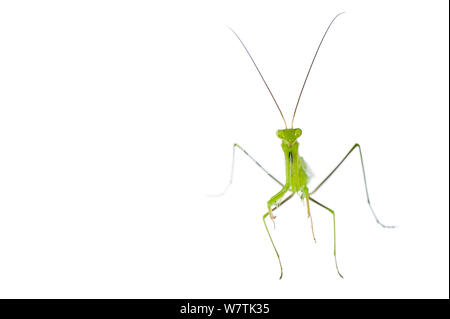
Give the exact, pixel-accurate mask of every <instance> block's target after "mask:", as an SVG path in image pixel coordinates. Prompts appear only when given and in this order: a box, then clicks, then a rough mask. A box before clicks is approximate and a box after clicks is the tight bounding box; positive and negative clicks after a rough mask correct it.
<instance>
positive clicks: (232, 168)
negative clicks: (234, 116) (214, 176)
mask: <svg viewBox="0 0 450 319" xmlns="http://www.w3.org/2000/svg"><path fill="white" fill-rule="evenodd" d="M236 148H238V149H239V150H241V151H242V152H243V153H244V154H245V155H247V156H248V157H249V158H250V159H251V160H252V161H253V162H254V163H255V164H256V165H258V167H259V168H261V169H262V170H263V171H264V173H266V174H267V175H268V176H269V177H270V178H271V179H273V180H274V181H275V182H277V183H278V184H280V185H281V186H284V184H283V183H282V182H280V181H279V180H278V179H276V178H275V177H274V176H273V175H272V174H270V173H269V172H268V171H267V170H266V169H265V168H264V167H263V166H262V165H261V164H259V163H258V161H257V160H255V159H254V158H253V157H252V156H251V155H250V154H248V153H247V151H246V150H245V149H244V148H242V147H241V146H240V145H239V144H236V143H235V144H233V160H232V162H231V174H230V181H229V182H228V185H227V186H226V187H225V190H224V191H223V192H222V193H220V194H216V195H210V196H222V195H224V194H225V193H226V192H227V190H228V188H229V187H230V186H231V184H232V183H233V175H234V158H235V153H236Z"/></svg>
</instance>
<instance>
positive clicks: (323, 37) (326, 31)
mask: <svg viewBox="0 0 450 319" xmlns="http://www.w3.org/2000/svg"><path fill="white" fill-rule="evenodd" d="M343 13H345V12H341V13H339V14H338V15H336V16H335V17H334V19H333V20H331V22H330V24H329V25H328V28H327V29H326V30H325V33H324V34H323V36H322V40H320V43H319V46H318V47H317V50H316V53H315V54H314V57H313V59H312V62H311V65H310V66H309V69H308V73H306V77H305V81H303V85H302V88H301V90H300V95H299V96H298V100H297V104H296V105H295V109H294V115H293V116H292V122H291V128H294V118H295V113H296V112H297V107H298V103H299V102H300V98H301V97H302V93H303V89H304V88H305V84H306V81H307V80H308V76H309V72H311V69H312V66H313V64H314V61H315V60H316V56H317V53H319V49H320V46H321V45H322V42H323V39H325V36H326V35H327V33H328V30H330V27H331V25H332V24H333V22H334V20H336V18H337V17H339V16H340V15H341V14H343ZM266 85H267V84H266Z"/></svg>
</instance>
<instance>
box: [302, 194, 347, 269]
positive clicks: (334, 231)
mask: <svg viewBox="0 0 450 319" xmlns="http://www.w3.org/2000/svg"><path fill="white" fill-rule="evenodd" d="M309 199H310V200H311V201H312V202H313V203H315V204H317V205H319V206H320V207H322V208H325V209H326V210H328V211H329V212H330V213H331V214H332V215H333V242H334V244H333V245H334V249H333V254H334V263H335V265H336V270H337V273H338V275H339V276H340V277H341V278H344V277H343V276H342V275H341V272H340V271H339V267H338V264H337V259H336V217H335V214H334V211H333V210H331V209H330V208H328V207H326V206H325V205H323V204H321V203H319V202H318V201H316V200H315V199H313V198H312V197H309Z"/></svg>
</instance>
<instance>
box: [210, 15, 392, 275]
mask: <svg viewBox="0 0 450 319" xmlns="http://www.w3.org/2000/svg"><path fill="white" fill-rule="evenodd" d="M341 14H343V12H341V13H339V14H338V15H336V16H335V17H334V18H333V20H331V22H330V24H329V25H328V27H327V29H326V30H325V33H324V34H323V36H322V39H321V40H320V43H319V45H318V47H317V49H316V52H315V54H314V57H313V59H312V62H311V64H310V66H309V69H308V72H307V74H306V77H305V80H304V81H303V84H302V87H301V89H300V94H299V96H298V99H297V103H296V105H295V109H294V114H293V116H292V121H291V128H288V127H287V123H286V119H285V118H284V115H283V113H282V112H281V109H280V107H279V105H278V103H277V101H276V99H275V97H274V95H273V93H272V91H271V90H270V88H269V85H268V84H267V82H266V80H265V79H264V77H263V75H262V73H261V71H260V70H259V68H258V66H257V65H256V63H255V61H254V59H253V57H252V56H251V54H250V52H249V51H248V49H247V47H246V46H245V44H244V42H242V40H241V38H240V37H239V36H238V35H237V33H236V32H234V30H232V29H231V28H230V30H231V31H232V32H233V33H234V35H235V36H236V37H237V38H238V40H239V41H240V42H241V44H242V46H243V47H244V49H245V51H246V52H247V54H248V56H249V57H250V59H251V60H252V62H253V64H254V66H255V68H256V70H257V71H258V73H259V75H260V77H261V79H262V81H263V82H264V84H265V86H266V88H267V90H268V91H269V93H270V95H271V97H272V99H273V101H274V102H275V105H276V107H277V109H278V111H279V112H280V115H281V117H282V119H283V122H284V126H285V128H284V129H281V130H278V131H277V136H278V137H279V138H280V139H281V141H282V142H281V148H282V149H283V153H284V157H285V167H286V183H284V184H283V183H282V182H280V181H279V180H278V179H276V178H275V177H274V176H273V175H272V174H270V173H269V172H268V171H267V170H266V169H265V168H264V167H262V166H261V165H260V164H259V163H258V162H257V161H256V160H255V159H254V158H253V157H252V156H250V154H248V153H247V151H246V150H244V149H243V148H242V147H241V146H239V145H238V144H234V145H233V161H232V166H231V177H230V181H229V184H228V185H227V187H226V188H225V190H224V191H223V192H222V193H221V194H219V195H223V194H224V193H225V192H226V191H227V190H228V188H229V186H230V185H231V183H232V181H233V172H234V159H235V150H236V148H237V149H239V150H241V151H242V152H243V153H244V154H245V155H246V156H248V157H249V158H250V159H251V160H252V161H253V162H254V163H255V164H256V165H258V166H259V167H260V168H261V169H262V170H263V171H264V172H265V173H266V174H267V175H268V176H269V177H270V178H272V179H273V180H274V181H275V182H277V183H278V184H280V186H281V187H282V188H281V190H280V191H279V192H278V193H277V194H275V195H274V196H272V198H270V199H269V200H268V201H267V209H268V212H267V213H266V214H264V215H263V222H264V226H265V228H266V231H267V234H268V235H269V239H270V242H271V243H272V246H273V248H274V250H275V253H276V255H277V258H278V262H279V264H280V279H281V278H282V277H283V267H282V265H281V260H280V256H279V254H278V250H277V248H276V247H275V244H274V242H273V239H272V236H271V235H270V232H269V228H268V227H267V224H266V218H267V217H268V216H269V217H270V218H271V220H272V221H273V220H274V219H275V216H274V215H273V211H275V210H276V209H277V208H278V207H280V206H281V205H283V204H284V203H285V202H287V201H288V200H289V199H291V198H292V197H293V196H294V195H295V194H298V195H299V196H300V198H301V199H302V200H305V201H306V207H307V213H308V218H309V219H310V221H311V231H312V235H313V239H314V241H315V240H316V239H315V236H314V228H313V223H312V217H311V213H310V202H312V203H314V204H316V205H318V206H320V207H322V208H324V209H326V210H328V211H329V212H330V213H331V214H332V216H333V244H334V261H335V265H336V270H337V273H338V274H339V276H340V277H342V278H343V276H342V275H341V273H340V271H339V268H338V264H337V259H336V226H335V224H336V223H335V213H334V211H333V210H332V209H330V208H328V207H327V206H325V205H324V204H322V203H320V202H318V201H317V200H315V199H314V198H312V197H311V195H313V194H314V193H316V192H317V191H318V190H319V189H320V187H321V186H322V185H323V184H324V183H325V182H326V181H327V180H328V179H329V178H330V177H331V176H332V175H333V173H334V172H335V171H336V170H337V169H338V168H339V167H340V166H341V164H342V163H343V162H344V161H345V160H346V159H347V157H348V156H349V155H350V154H351V153H352V152H353V151H354V150H355V149H358V151H359V156H360V160H361V168H362V174H363V177H364V186H365V191H366V197H367V203H368V204H369V208H370V210H371V212H372V214H373V216H374V217H375V220H376V221H377V223H378V224H379V225H381V226H382V227H385V228H394V226H386V225H384V224H382V223H381V222H380V221H379V219H378V217H377V216H376V215H375V212H374V211H373V209H372V205H371V204H370V199H369V192H368V189H367V180H366V173H365V170H364V162H363V157H362V152H361V147H360V145H359V144H355V145H354V146H353V147H352V148H351V149H350V151H349V152H348V153H347V155H345V156H344V158H343V159H342V160H341V161H340V162H339V164H338V165H337V166H336V167H335V168H334V169H333V170H332V171H331V173H329V174H328V175H327V177H325V179H324V180H323V181H322V182H320V183H319V185H318V186H316V187H315V188H314V189H313V191H311V192H310V191H309V189H308V186H307V185H308V182H309V179H310V175H309V174H308V171H309V170H308V167H307V165H306V162H305V161H304V159H303V157H301V156H300V155H299V152H298V146H299V143H298V141H297V139H298V138H299V137H300V136H301V135H302V130H301V129H299V128H294V118H295V114H296V112H297V107H298V105H299V102H300V98H301V96H302V93H303V89H304V88H305V84H306V81H307V80H308V76H309V73H310V72H311V68H312V66H313V65H314V61H315V59H316V57H317V53H318V52H319V49H320V47H321V45H322V42H323V40H324V39H325V36H326V35H327V33H328V30H329V29H330V27H331V25H332V24H333V22H334V21H335V20H336V18H337V17H338V16H340V15H341ZM288 192H291V194H289V196H287V197H286V198H285V196H286V194H287V193H288Z"/></svg>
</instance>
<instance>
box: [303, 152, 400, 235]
mask: <svg viewBox="0 0 450 319" xmlns="http://www.w3.org/2000/svg"><path fill="white" fill-rule="evenodd" d="M356 148H358V150H359V157H360V159H361V167H362V173H363V177H364V187H365V189H366V197H367V203H368V204H369V207H370V210H371V212H372V214H373V217H375V220H376V221H377V223H378V224H380V225H381V226H383V227H384V228H395V226H387V225H384V224H383V223H382V222H380V220H379V219H378V217H377V215H376V214H375V211H374V210H373V208H372V205H371V203H370V199H369V191H368V189H367V179H366V172H365V170H364V161H363V156H362V152H361V146H360V145H359V144H358V143H356V144H355V145H353V147H352V148H351V149H350V151H349V152H348V153H347V155H345V156H344V158H343V159H342V160H341V161H340V162H339V164H338V165H337V166H336V167H335V168H334V169H333V170H332V171H331V173H330V174H328V176H327V177H325V179H324V180H323V181H322V182H320V184H319V185H318V186H317V187H316V188H315V189H314V190H313V191H312V192H311V193H310V195H312V194H314V193H315V192H317V191H318V190H319V188H320V187H321V186H322V185H323V184H324V183H325V182H326V181H327V180H328V179H329V178H330V177H331V175H333V173H334V172H335V171H336V170H337V169H338V168H339V166H341V164H342V163H343V162H344V161H345V160H346V159H347V157H348V156H349V155H350V154H351V152H353V150H355V149H356Z"/></svg>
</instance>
